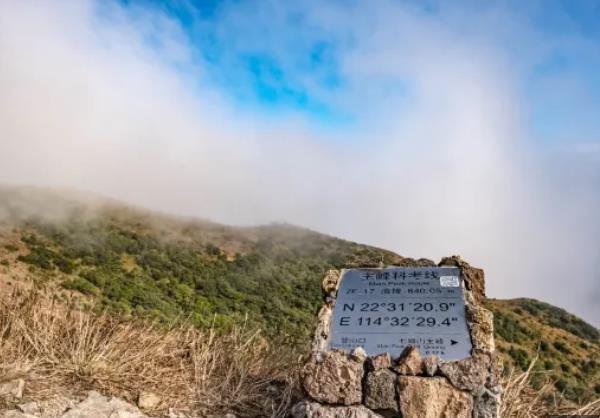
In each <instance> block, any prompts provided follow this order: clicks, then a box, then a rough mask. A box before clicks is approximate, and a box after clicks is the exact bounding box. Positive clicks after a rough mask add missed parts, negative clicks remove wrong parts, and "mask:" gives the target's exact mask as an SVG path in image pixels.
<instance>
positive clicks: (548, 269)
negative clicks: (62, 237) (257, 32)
mask: <svg viewBox="0 0 600 418" xmlns="http://www.w3.org/2000/svg"><path fill="white" fill-rule="evenodd" d="M382 5H383V6H378V7H375V8H374V9H373V10H370V9H369V10H366V9H365V10H363V12H364V17H365V19H356V20H355V21H356V22H360V23H354V24H352V25H350V26H347V24H346V23H344V22H346V21H347V20H348V19H349V18H350V17H351V16H345V15H344V13H358V12H360V10H359V11H356V10H351V11H350V12H344V11H341V9H340V10H335V9H318V8H315V7H312V6H309V7H308V10H307V11H306V14H307V19H309V20H310V21H311V22H312V23H313V24H314V25H316V26H317V27H318V28H326V29H327V30H326V31H325V30H324V33H325V34H327V33H329V34H330V33H334V34H337V35H340V34H346V35H348V33H349V34H350V35H352V39H354V42H353V43H352V45H351V47H350V46H348V47H346V49H345V50H343V51H342V52H341V53H340V63H339V65H340V72H341V74H342V75H343V76H344V77H345V80H346V82H347V89H344V90H343V91H340V93H339V95H338V96H335V95H332V94H330V93H328V92H327V91H320V90H319V89H318V88H317V87H315V89H316V90H315V91H316V93H315V94H317V95H320V96H322V99H323V100H326V101H328V102H329V103H331V104H332V105H335V106H339V107H340V108H344V110H345V111H347V112H354V113H355V114H356V115H358V116H357V118H358V122H356V124H355V125H354V126H351V127H347V126H340V127H339V128H328V129H325V128H323V127H322V126H320V125H317V124H315V123H314V122H312V121H311V120H310V118H307V117H303V116H301V114H297V113H294V112H287V113H285V114H283V115H282V116H281V117H279V118H270V117H268V116H264V115H262V114H255V113H253V112H252V111H251V110H248V109H241V108H240V107H239V106H237V105H236V104H234V103H233V102H232V101H231V100H230V99H228V97H227V95H225V94H224V93H222V91H221V90H220V89H217V88H216V87H214V86H213V87H211V84H210V83H197V80H206V79H207V78H206V77H205V76H206V74H205V70H206V66H205V64H204V63H203V62H202V61H198V60H195V59H192V58H191V57H192V56H193V55H194V54H193V50H194V46H193V45H192V44H191V43H190V41H189V40H187V38H186V36H184V34H183V31H182V29H181V28H180V27H179V26H178V24H177V23H176V22H175V21H173V20H172V19H170V18H169V17H167V16H165V15H162V14H161V12H159V11H156V10H147V9H139V10H136V14H135V16H136V19H135V20H132V19H131V14H130V12H129V11H128V10H125V9H123V8H122V6H119V5H114V7H112V8H111V16H112V17H111V19H104V20H103V19H101V18H100V17H99V16H98V11H97V8H98V4H97V3H85V2H77V3H68V2H67V3H61V4H57V3H53V4H52V7H50V5H49V4H43V3H29V2H19V3H18V4H14V3H13V4H11V5H8V3H5V4H3V5H0V91H1V92H2V93H1V94H0V182H2V183H5V184H32V185H38V186H51V187H66V188H75V189H80V190H90V191H93V192H95V193H100V194H104V195H107V196H110V197H114V198H117V199H122V200H126V201H130V202H132V203H135V204H138V205H144V206H147V207H150V208H153V209H158V210H164V211H168V212H173V213H178V214H184V215H194V216H200V217H206V218H209V219H212V220H215V221H219V222H225V223H232V224H255V223H265V222H272V221H287V222H291V223H295V224H299V225H304V226H308V227H311V228H313V229H317V230H320V231H323V232H326V233H330V234H334V235H337V236H340V237H343V238H347V239H351V240H355V241H360V242H365V243H369V244H373V245H377V246H381V247H386V248H389V249H392V250H394V251H397V252H398V253H400V254H402V255H405V256H415V257H429V258H439V257H441V256H443V255H449V254H456V253H458V254H461V255H463V256H464V257H465V258H466V259H467V260H469V261H470V262H472V263H473V264H476V265H479V266H482V267H484V268H485V269H486V272H487V277H488V293H489V295H490V296H492V297H522V296H529V297H536V298H539V299H542V300H546V301H548V302H551V303H554V304H557V305H559V306H562V307H565V308H567V309H568V310H570V311H572V312H575V313H577V314H579V315H581V316H582V317H584V318H585V319H587V320H588V321H591V322H592V323H594V324H595V325H600V322H599V318H600V304H598V303H597V300H598V297H600V280H599V279H600V254H599V253H598V251H597V248H598V245H599V244H600V242H599V239H598V237H599V236H600V217H599V216H598V214H597V208H598V207H599V205H600V170H599V167H598V161H599V160H598V152H597V147H596V146H595V143H589V144H588V143H586V142H585V141H581V142H577V143H573V144H571V143H568V144H566V145H565V146H564V147H558V146H549V145H547V144H544V143H541V142H540V140H539V139H533V138H531V135H530V133H529V132H530V130H529V127H528V126H527V123H526V121H525V120H524V119H525V118H524V117H523V115H524V114H527V112H528V110H527V109H526V108H525V105H524V104H523V99H522V97H521V96H520V92H519V89H518V86H519V83H518V82H517V80H518V74H517V73H516V71H513V70H512V69H511V67H510V65H508V64H509V62H508V61H507V60H506V55H505V54H503V52H502V50H501V49H499V48H498V46H497V45H495V44H494V43H493V42H487V41H486V39H485V37H481V38H477V37H474V36H473V34H472V33H468V34H462V33H460V32H459V31H456V30H455V29H454V28H453V27H452V25H451V24H447V23H444V22H441V23H440V22H436V21H433V20H432V19H431V18H429V17H427V16H422V15H419V14H417V13H414V12H412V11H410V10H406V9H405V8H401V7H398V6H392V5H391V4H387V3H382ZM265 7H267V6H265ZM268 7H275V6H273V5H270V6H268ZM254 13H255V14H254V15H253V16H254V17H256V21H255V23H256V26H257V27H258V28H260V27H261V24H264V22H261V16H263V15H261V13H260V11H256V12H254ZM282 14H283V15H285V13H284V11H281V10H278V12H277V13H273V14H268V16H270V18H271V19H274V21H273V22H271V23H272V24H273V25H274V27H275V28H277V24H278V23H281V22H280V21H279V20H277V19H278V18H277V16H280V15H282ZM359 14H360V13H359ZM250 17H252V16H250ZM250 17H249V18H250ZM262 18H264V17H262ZM236 19H239V16H237V15H235V13H229V14H228V13H227V12H226V11H225V12H223V20H222V22H221V23H220V25H223V28H222V29H223V30H229V29H231V28H232V27H235V25H236V24H237V20H236ZM282 19H283V18H282ZM283 21H284V22H285V19H283ZM242 28H243V27H242ZM374 28H376V30H375V29H374ZM148 30H152V31H153V34H154V36H158V37H160V39H161V40H162V43H161V46H160V47H157V46H156V45H149V44H148V43H147V42H146V39H145V34H147V31H148ZM336 31H337V32H336ZM316 32H317V33H319V31H318V30H317V31H316ZM347 32H348V33H347ZM250 35H252V34H251V33H250V34H249V36H248V38H247V39H245V40H244V42H247V43H250V46H248V45H245V44H244V45H239V42H237V43H235V44H234V45H233V46H232V48H241V49H244V48H250V47H251V46H252V42H259V40H253V36H250ZM308 41H310V39H308V40H307V42H308ZM240 42H241V41H240ZM266 47H267V48H270V52H271V53H273V54H277V53H281V54H284V53H285V52H284V51H282V50H281V48H282V45H279V44H277V43H276V42H275V43H274V44H271V43H270V42H269V45H267V46H266ZM284 58H286V56H283V58H282V60H283V61H284V62H285V59H284ZM206 65H208V64H206ZM182 68H184V69H185V71H183V70H182ZM387 77H396V78H400V77H401V78H403V79H406V80H410V84H409V87H410V88H408V93H406V92H405V93H403V94H398V95H394V94H392V93H390V92H389V91H385V89H384V90H378V88H379V87H381V86H382V85H384V84H382V81H381V80H385V79H387ZM196 78H197V79H196ZM305 84H306V85H307V86H309V87H310V80H308V81H306V83H305ZM191 86H193V87H191ZM371 87H373V88H372V89H371ZM334 96H335V97H334Z"/></svg>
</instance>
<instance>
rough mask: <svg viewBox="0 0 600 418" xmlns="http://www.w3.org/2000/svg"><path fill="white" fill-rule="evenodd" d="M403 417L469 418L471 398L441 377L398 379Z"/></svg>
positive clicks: (403, 377) (471, 407) (471, 404)
mask: <svg viewBox="0 0 600 418" xmlns="http://www.w3.org/2000/svg"><path fill="white" fill-rule="evenodd" d="M398 391H399V398H400V411H401V412H402V417H403V418H471V414H472V411H473V399H472V398H471V395H469V394H468V393H466V392H463V391H460V390H458V389H456V388H454V387H452V385H450V384H449V383H448V382H447V381H446V380H445V379H444V378H441V377H416V376H399V377H398Z"/></svg>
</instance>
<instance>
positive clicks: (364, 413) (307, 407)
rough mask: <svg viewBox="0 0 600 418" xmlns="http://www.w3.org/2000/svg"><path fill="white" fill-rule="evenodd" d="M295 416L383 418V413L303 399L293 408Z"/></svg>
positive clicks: (305, 417) (303, 417)
mask: <svg viewBox="0 0 600 418" xmlns="http://www.w3.org/2000/svg"><path fill="white" fill-rule="evenodd" d="M292 417H293V418H383V417H382V416H381V415H379V414H377V413H375V412H373V411H371V410H369V409H368V408H365V407H364V406H362V405H357V406H327V405H321V404H318V403H316V402H308V401H302V402H300V403H298V404H296V406H294V408H292Z"/></svg>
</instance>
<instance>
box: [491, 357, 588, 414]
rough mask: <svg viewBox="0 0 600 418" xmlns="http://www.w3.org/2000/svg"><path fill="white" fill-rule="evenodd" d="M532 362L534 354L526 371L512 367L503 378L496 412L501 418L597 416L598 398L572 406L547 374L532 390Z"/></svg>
mask: <svg viewBox="0 0 600 418" xmlns="http://www.w3.org/2000/svg"><path fill="white" fill-rule="evenodd" d="M536 361H537V357H536V358H535V359H534V360H533V361H532V362H531V364H530V365H529V367H528V369H527V370H526V371H524V372H522V373H517V372H515V370H514V369H513V370H511V371H510V372H509V373H508V374H507V375H506V377H505V378H504V381H503V382H502V386H503V388H504V393H503V396H502V402H503V403H502V410H501V411H500V412H501V413H500V415H501V416H502V417H503V418H537V417H546V416H549V415H590V416H600V399H596V400H595V401H593V402H590V403H588V404H587V405H583V406H579V405H575V404H573V403H572V402H570V401H568V400H566V399H564V398H563V397H562V396H561V394H560V393H557V391H556V389H555V388H554V385H553V384H552V381H551V380H550V378H548V377H547V376H545V379H544V382H543V384H542V385H541V387H540V388H539V389H534V388H533V387H532V384H531V380H532V378H533V373H534V366H535V363H536Z"/></svg>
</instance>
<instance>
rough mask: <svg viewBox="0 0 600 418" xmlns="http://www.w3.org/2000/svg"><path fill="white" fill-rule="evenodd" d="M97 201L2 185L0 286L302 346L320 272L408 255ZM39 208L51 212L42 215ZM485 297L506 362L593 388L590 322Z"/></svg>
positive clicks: (592, 392) (567, 390) (560, 386)
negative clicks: (243, 326)
mask: <svg viewBox="0 0 600 418" xmlns="http://www.w3.org/2000/svg"><path fill="white" fill-rule="evenodd" d="M23 196H25V197H23ZM19 199H20V200H19ZM61 199H63V201H62V202H61ZM97 202H98V201H94V202H93V203H90V204H89V205H90V206H89V207H86V204H88V203H86V202H83V203H82V202H81V201H78V200H77V199H74V198H64V196H63V195H62V194H60V193H56V192H52V193H47V194H46V195H44V192H41V195H40V194H38V195H35V193H34V194H32V193H31V191H27V192H23V191H18V190H17V191H16V192H15V191H14V189H13V190H12V191H9V192H6V190H0V214H4V217H2V216H1V215H0V279H1V280H0V286H2V287H6V286H9V284H8V283H10V282H22V283H29V284H30V285H32V286H36V287H46V288H48V289H53V290H52V291H55V292H57V293H59V294H60V293H61V292H67V293H68V294H70V295H75V296H77V297H79V299H80V300H81V303H82V304H87V305H89V306H90V307H94V308H96V309H108V310H110V311H113V312H115V313H117V314H119V315H125V316H133V317H135V316H139V317H149V318H156V319H159V320H162V321H166V322H171V321H174V320H177V318H182V317H186V318H188V320H190V321H191V322H192V323H193V324H195V325H196V326H198V327H212V326H216V327H217V328H220V329H228V328H230V327H232V326H234V325H236V324H240V323H249V324H251V325H252V326H256V327H259V328H261V329H264V330H265V332H266V334H267V335H268V336H270V337H273V338H278V339H279V340H280V341H283V342H284V343H285V344H290V345H296V346H299V347H302V346H304V345H305V344H306V342H307V341H308V339H309V338H310V335H311V333H312V326H313V324H314V317H315V315H316V312H317V310H318V308H319V306H320V301H321V293H320V281H321V278H322V277H323V275H324V273H325V272H326V271H327V270H328V269H330V268H343V267H349V266H365V265H370V266H378V265H380V264H383V265H402V264H403V263H406V262H407V261H410V260H411V259H407V258H404V257H402V256H400V255H398V254H396V253H394V252H391V251H387V250H384V249H380V248H375V247H371V246H368V245H364V244H358V243H354V242H350V241H345V240H341V239H338V238H335V237H331V236H329V235H326V234H321V233H318V232H315V231H311V230H308V229H305V228H301V227H297V226H294V225H289V224H269V225H263V226H255V227H239V226H227V225H221V224H218V223H214V222H210V221H206V220H196V219H191V218H184V219H181V218H178V217H174V216H171V215H165V214H160V213H158V214H157V213H155V212H152V211H145V210H140V209H138V208H134V207H130V206H123V205H122V204H120V203H115V202H112V201H111V202H110V204H100V205H98V204H97ZM40 203H43V204H42V207H37V208H36V207H34V206H35V205H34V204H38V205H39V204H40ZM20 208H21V209H20ZM22 208H26V209H27V210H24V211H23V210H22ZM44 208H50V214H51V216H40V215H39V213H41V212H42V211H43V210H44ZM61 211H62V212H61ZM7 214H8V216H7ZM57 215H60V216H57ZM422 262H423V263H431V262H430V261H429V260H426V259H422ZM487 304H488V307H489V308H490V309H491V310H492V311H493V312H494V314H495V326H496V339H497V344H498V349H499V351H500V352H501V353H502V355H503V357H504V359H505V361H506V363H507V365H509V366H514V367H516V368H519V369H522V370H525V369H526V368H527V367H529V365H530V364H531V362H532V361H533V360H534V359H536V358H538V361H536V362H535V369H534V373H535V376H537V378H536V379H534V383H535V382H536V381H537V382H538V383H539V384H542V382H543V380H544V379H546V378H551V379H552V380H553V381H554V382H555V386H556V388H557V390H558V391H560V392H562V393H564V394H565V395H566V396H567V397H568V398H569V399H572V400H577V401H584V400H587V399H591V398H593V397H594V396H597V395H598V394H600V364H598V362H597V361H596V360H595V359H596V358H600V343H599V340H600V338H599V335H600V334H599V332H598V330H597V329H596V328H595V327H593V326H592V325H590V324H587V323H586V322H585V321H583V320H581V319H579V318H577V317H575V316H574V315H571V314H569V313H568V312H566V311H564V310H563V309H561V308H556V307H554V306H552V305H549V304H545V303H543V302H540V301H536V300H533V299H525V298H520V299H513V300H498V299H489V300H488V301H487Z"/></svg>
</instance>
